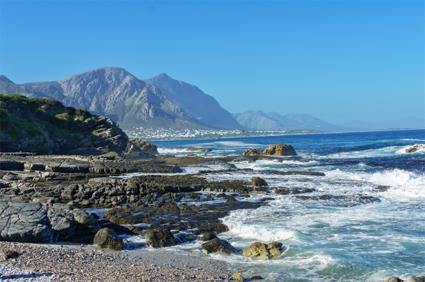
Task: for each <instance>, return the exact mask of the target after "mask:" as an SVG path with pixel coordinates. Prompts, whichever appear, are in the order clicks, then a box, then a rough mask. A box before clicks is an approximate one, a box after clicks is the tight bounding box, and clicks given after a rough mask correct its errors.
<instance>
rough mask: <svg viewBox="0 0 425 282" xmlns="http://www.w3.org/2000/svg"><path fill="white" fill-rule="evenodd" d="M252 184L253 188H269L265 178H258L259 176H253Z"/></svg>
mask: <svg viewBox="0 0 425 282" xmlns="http://www.w3.org/2000/svg"><path fill="white" fill-rule="evenodd" d="M251 183H252V186H254V187H264V186H268V184H267V181H265V180H264V179H263V178H261V177H258V176H253V177H252V178H251Z"/></svg>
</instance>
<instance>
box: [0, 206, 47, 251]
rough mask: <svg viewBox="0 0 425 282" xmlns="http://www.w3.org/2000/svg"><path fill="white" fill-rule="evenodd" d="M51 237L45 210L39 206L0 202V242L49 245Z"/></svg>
mask: <svg viewBox="0 0 425 282" xmlns="http://www.w3.org/2000/svg"><path fill="white" fill-rule="evenodd" d="M53 235H54V233H53V230H52V228H51V227H50V222H49V218H48V216H47V210H46V208H44V207H43V206H42V205H41V204H39V203H13V202H0V240H2V241H16V242H30V243H50V242H52V241H53Z"/></svg>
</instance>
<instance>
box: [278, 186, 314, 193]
mask: <svg viewBox="0 0 425 282" xmlns="http://www.w3.org/2000/svg"><path fill="white" fill-rule="evenodd" d="M315 191H316V189H314V188H305V187H291V188H276V189H275V190H274V192H275V193H276V194H280V195H289V194H305V193H312V192H315Z"/></svg>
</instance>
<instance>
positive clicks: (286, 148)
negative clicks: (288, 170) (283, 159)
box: [243, 144, 297, 157]
mask: <svg viewBox="0 0 425 282" xmlns="http://www.w3.org/2000/svg"><path fill="white" fill-rule="evenodd" d="M243 155H244V156H246V157H261V156H295V155H297V153H296V152H295V149H294V147H293V146H292V145H288V144H272V145H269V146H268V147H267V148H265V149H264V150H262V151H259V150H257V149H247V150H245V151H244V153H243Z"/></svg>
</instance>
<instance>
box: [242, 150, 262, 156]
mask: <svg viewBox="0 0 425 282" xmlns="http://www.w3.org/2000/svg"><path fill="white" fill-rule="evenodd" d="M260 154H261V152H260V151H258V150H257V149H246V150H245V151H244V152H243V155H244V156H247V157H255V156H258V155H260Z"/></svg>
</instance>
